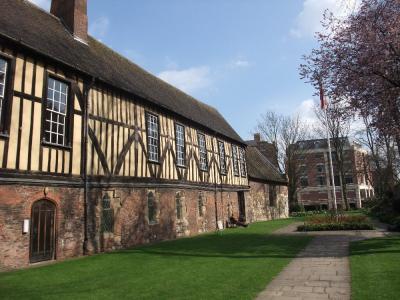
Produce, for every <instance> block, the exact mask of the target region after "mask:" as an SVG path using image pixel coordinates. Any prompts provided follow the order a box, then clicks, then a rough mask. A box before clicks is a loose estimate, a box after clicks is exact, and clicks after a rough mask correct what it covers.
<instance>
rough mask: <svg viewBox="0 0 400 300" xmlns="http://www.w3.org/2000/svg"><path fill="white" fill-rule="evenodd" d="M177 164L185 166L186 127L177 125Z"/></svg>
mask: <svg viewBox="0 0 400 300" xmlns="http://www.w3.org/2000/svg"><path fill="white" fill-rule="evenodd" d="M175 143H176V164H177V165H178V166H179V167H184V166H185V127H183V126H182V125H180V124H175Z"/></svg>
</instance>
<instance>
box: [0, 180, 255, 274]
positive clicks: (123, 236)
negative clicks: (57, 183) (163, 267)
mask: <svg viewBox="0 0 400 300" xmlns="http://www.w3.org/2000/svg"><path fill="white" fill-rule="evenodd" d="M150 190H151V191H153V192H154V193H155V195H156V197H155V198H156V202H157V208H158V209H157V211H158V212H159V213H158V215H157V223H156V224H149V222H148V217H147V211H148V210H147V193H148V191H150ZM177 192H179V193H180V194H181V197H182V202H183V218H182V219H181V220H177V219H176V204H175V203H176V200H175V199H176V198H175V197H176V194H177ZM104 193H109V195H111V197H110V198H111V203H112V207H113V209H114V220H115V222H114V230H113V233H101V218H102V209H101V207H102V204H101V203H102V201H101V199H102V197H103V196H104ZM200 193H201V194H202V195H203V199H204V202H203V203H204V204H203V216H199V205H198V199H199V194H200ZM44 197H46V198H48V199H51V201H53V202H54V203H55V205H56V207H57V208H56V232H57V233H56V235H57V239H56V259H57V260H62V259H65V258H69V257H76V256H81V255H83V240H84V218H83V190H82V189H80V188H61V187H54V188H48V189H46V195H45V193H44V188H43V187H35V186H14V185H10V186H7V185H2V186H0V269H1V268H21V267H26V266H28V265H29V242H30V240H29V239H30V234H29V233H28V234H23V233H22V227H23V220H24V219H30V218H31V207H32V204H33V203H34V202H35V201H37V200H40V199H43V198H44ZM215 201H216V202H217V209H218V219H219V220H221V221H222V222H223V224H224V225H225V223H226V221H227V220H228V217H229V215H233V216H235V217H236V218H238V216H239V208H238V193H237V192H235V191H232V192H226V191H224V192H222V191H217V192H215V191H202V190H198V189H172V188H159V189H154V188H152V189H147V188H105V189H103V188H102V189H100V188H99V189H91V190H90V191H89V199H88V249H89V251H90V253H98V252H102V251H110V250H113V249H119V248H128V247H133V246H135V245H140V244H145V243H150V242H155V241H160V240H167V239H174V238H177V237H179V236H191V235H196V234H199V233H202V232H208V231H213V230H215V229H216V217H215V206H216V205H215ZM247 201H248V196H246V202H247ZM246 205H247V204H246Z"/></svg>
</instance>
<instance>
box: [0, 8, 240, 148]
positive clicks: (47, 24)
mask: <svg viewBox="0 0 400 300" xmlns="http://www.w3.org/2000/svg"><path fill="white" fill-rule="evenodd" d="M0 3H1V4H0V7H1V8H2V9H4V11H5V13H4V14H1V15H0V22H1V24H2V26H1V28H0V32H1V35H4V36H5V37H7V38H10V39H11V40H13V41H14V42H16V43H18V44H22V45H23V46H24V47H28V48H30V49H33V50H34V51H36V52H37V53H41V54H43V55H45V56H47V57H50V58H51V59H54V60H55V61H56V62H57V63H61V64H64V65H66V66H68V67H71V68H73V69H76V70H77V71H79V72H82V73H84V74H87V75H90V76H93V77H95V78H98V80H99V81H101V82H103V83H106V84H108V85H109V86H110V87H113V88H117V89H120V90H121V91H125V92H127V93H130V94H132V95H136V96H138V97H140V98H143V99H146V101H149V102H150V103H153V104H154V105H156V106H158V107H159V108H160V109H167V110H169V111H170V112H175V113H176V114H177V115H179V116H182V117H183V118H185V119H187V120H188V121H190V122H194V123H196V124H198V125H200V126H202V127H205V128H208V129H209V130H210V132H215V133H216V134H220V135H221V136H225V137H227V138H230V139H232V140H233V141H237V142H239V143H240V144H244V142H243V140H242V139H241V137H240V136H239V135H238V134H237V132H236V131H235V130H234V129H233V127H232V126H231V124H230V123H228V122H227V120H226V119H225V118H224V117H223V115H222V114H221V113H220V112H219V111H218V109H217V108H216V107H214V106H212V104H208V103H204V102H202V101H200V100H198V99H196V98H195V97H193V96H191V95H189V94H187V93H186V92H184V91H183V90H181V89H179V88H177V87H175V86H173V85H172V84H170V83H168V82H166V81H164V80H163V79H161V78H159V77H158V76H157V75H155V74H153V73H151V72H149V71H147V70H146V69H144V68H142V67H141V66H139V65H138V64H136V62H134V61H133V60H132V59H130V58H128V57H127V56H124V55H123V54H122V53H119V52H117V51H116V50H115V49H113V48H112V47H111V46H108V45H106V44H105V43H104V42H102V41H99V40H97V39H96V38H95V37H93V36H91V35H90V34H89V35H88V45H85V47H83V45H82V43H80V42H77V41H76V40H75V39H73V38H72V35H71V33H70V32H69V31H68V30H66V28H65V26H64V25H63V24H62V20H60V19H59V18H57V17H55V16H54V15H52V14H51V13H49V12H48V11H47V10H44V9H42V8H40V7H39V6H37V5H36V4H34V3H31V2H29V1H28V0H1V1H0ZM7 15H9V16H13V17H12V18H7ZM16 24H18V26H17V25H16ZM51 27H54V28H51ZM49 28H51V30H49ZM30 31H32V32H30ZM70 37H71V38H70ZM65 49H69V50H68V51H65Z"/></svg>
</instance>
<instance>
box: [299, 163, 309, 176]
mask: <svg viewBox="0 0 400 300" xmlns="http://www.w3.org/2000/svg"><path fill="white" fill-rule="evenodd" d="M299 173H300V175H302V176H307V167H306V166H305V165H301V166H300V167H299Z"/></svg>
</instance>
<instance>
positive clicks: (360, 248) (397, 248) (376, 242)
mask: <svg viewBox="0 0 400 300" xmlns="http://www.w3.org/2000/svg"><path fill="white" fill-rule="evenodd" d="M383 253H392V254H400V236H395V237H387V238H376V239H369V240H363V241H358V242H354V243H352V247H351V255H352V256H353V255H371V254H383Z"/></svg>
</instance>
